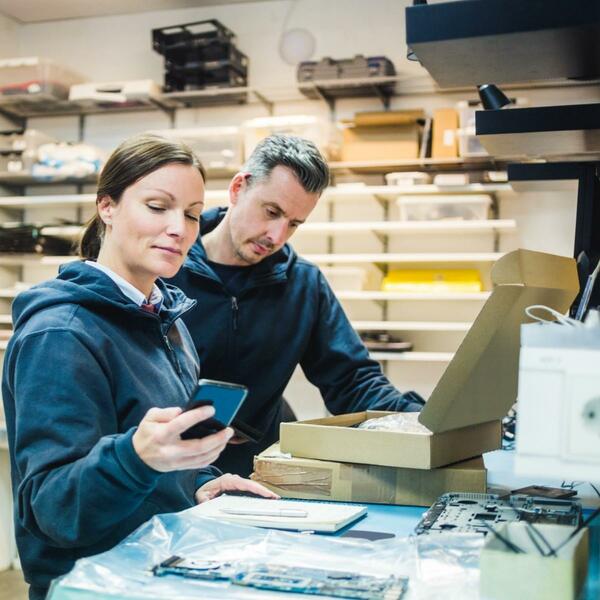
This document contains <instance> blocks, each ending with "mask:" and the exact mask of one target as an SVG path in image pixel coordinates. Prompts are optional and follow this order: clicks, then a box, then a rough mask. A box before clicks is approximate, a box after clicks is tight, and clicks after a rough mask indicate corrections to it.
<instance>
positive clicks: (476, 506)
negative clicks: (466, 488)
mask: <svg viewBox="0 0 600 600" xmlns="http://www.w3.org/2000/svg"><path fill="white" fill-rule="evenodd" d="M506 521H525V522H528V523H553V524H555V525H571V526H574V527H576V526H577V525H579V523H580V522H581V504H580V503H579V502H578V501H576V500H558V499H549V498H540V497H537V496H527V495H524V494H513V495H511V496H506V497H501V496H498V495H496V494H444V495H443V496H440V497H439V498H438V499H437V501H436V502H435V504H434V505H433V506H432V507H431V508H430V509H429V510H428V511H427V512H426V513H425V514H424V515H423V518H422V519H421V520H420V521H419V523H418V525H417V527H416V528H415V531H416V533H417V534H423V533H430V532H433V531H437V532H443V531H452V532H456V533H473V532H476V533H483V534H487V533H488V531H489V526H493V525H494V524H497V523H504V522H506Z"/></svg>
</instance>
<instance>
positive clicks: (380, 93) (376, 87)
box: [372, 84, 391, 110]
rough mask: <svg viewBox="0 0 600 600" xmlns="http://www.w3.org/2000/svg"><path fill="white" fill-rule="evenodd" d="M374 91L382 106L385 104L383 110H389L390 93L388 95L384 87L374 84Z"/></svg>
mask: <svg viewBox="0 0 600 600" xmlns="http://www.w3.org/2000/svg"><path fill="white" fill-rule="evenodd" d="M372 89H373V92H375V95H376V96H377V97H378V98H379V99H380V100H381V104H383V108H384V109H385V110H389V109H390V99H391V95H390V94H389V93H386V92H385V91H384V90H383V89H382V87H381V86H380V85H377V84H374V85H373V88H372Z"/></svg>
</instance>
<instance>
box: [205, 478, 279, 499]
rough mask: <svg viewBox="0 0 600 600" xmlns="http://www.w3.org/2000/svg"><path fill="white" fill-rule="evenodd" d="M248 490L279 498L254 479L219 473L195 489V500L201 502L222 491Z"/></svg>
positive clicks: (267, 496) (259, 494)
mask: <svg viewBox="0 0 600 600" xmlns="http://www.w3.org/2000/svg"><path fill="white" fill-rule="evenodd" d="M235 491H237V492H250V493H251V494H256V495H257V496H264V497H265V498H271V499H273V500H277V499H279V496H278V495H277V494H275V493H274V492H272V491H271V490H269V489H267V488H266V487H265V486H264V485H261V484H260V483H256V481H250V479H243V478H242V477H240V476H239V475H231V474H230V473H227V474H226V475H221V477H217V478H216V479H213V480H212V481H209V482H208V483H205V484H204V485H203V486H202V487H201V488H198V489H197V490H196V502H197V503H198V504H201V503H202V502H206V501H207V500H212V499H213V498H215V497H216V496H218V495H219V494H223V493H224V492H235Z"/></svg>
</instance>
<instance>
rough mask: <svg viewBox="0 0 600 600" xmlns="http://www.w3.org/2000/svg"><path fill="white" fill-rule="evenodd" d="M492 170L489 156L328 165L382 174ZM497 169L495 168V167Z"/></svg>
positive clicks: (341, 168)
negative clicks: (392, 172) (463, 168)
mask: <svg viewBox="0 0 600 600" xmlns="http://www.w3.org/2000/svg"><path fill="white" fill-rule="evenodd" d="M462 167H466V168H469V167H472V168H474V169H475V168H478V167H479V168H487V169H492V168H494V159H493V158H492V157H491V156H477V157H473V158H410V159H399V160H358V161H337V162H336V161H333V162H330V163H329V168H330V169H331V170H332V171H363V172H376V173H384V172H391V171H395V170H398V171H401V170H407V169H408V170H411V171H413V170H414V171H418V170H420V168H429V169H436V168H437V169H439V170H444V169H454V170H456V169H461V168H462ZM496 168H497V167H496Z"/></svg>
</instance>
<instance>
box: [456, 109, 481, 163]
mask: <svg viewBox="0 0 600 600" xmlns="http://www.w3.org/2000/svg"><path fill="white" fill-rule="evenodd" d="M456 109H457V110H458V126H459V128H458V130H457V131H456V134H457V135H458V154H459V155H460V156H463V157H465V158H469V157H471V156H487V154H488V152H487V150H486V149H485V148H484V147H483V145H482V144H481V142H480V141H479V140H478V139H477V136H476V135H475V111H476V110H481V109H482V106H481V104H479V103H477V102H473V101H468V100H462V101H460V102H458V103H457V104H456Z"/></svg>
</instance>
